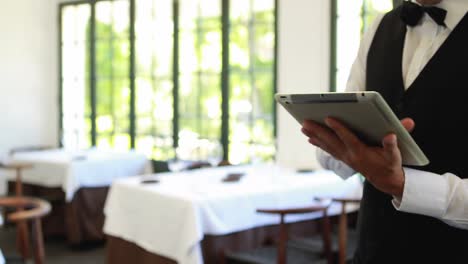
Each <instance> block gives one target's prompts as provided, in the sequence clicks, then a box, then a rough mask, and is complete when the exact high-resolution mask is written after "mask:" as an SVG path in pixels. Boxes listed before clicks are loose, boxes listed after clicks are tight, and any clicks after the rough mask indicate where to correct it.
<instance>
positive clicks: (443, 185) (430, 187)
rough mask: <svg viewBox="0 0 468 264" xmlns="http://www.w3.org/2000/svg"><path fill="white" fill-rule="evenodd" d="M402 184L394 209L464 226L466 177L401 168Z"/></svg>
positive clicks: (466, 224) (466, 225)
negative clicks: (403, 181) (402, 170)
mask: <svg viewBox="0 0 468 264" xmlns="http://www.w3.org/2000/svg"><path fill="white" fill-rule="evenodd" d="M404 171H405V187H404V190H403V196H402V198H401V200H400V199H398V198H394V199H393V201H392V202H393V205H394V207H395V209H397V210H399V211H402V212H407V213H414V214H421V215H426V216H431V217H434V218H437V219H440V220H441V221H443V222H445V223H446V224H448V225H451V226H454V227H457V228H461V229H468V179H461V178H459V177H457V176H456V175H454V174H451V173H445V174H442V175H439V174H435V173H431V172H427V171H420V170H414V169H409V168H404Z"/></svg>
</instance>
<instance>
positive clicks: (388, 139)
mask: <svg viewBox="0 0 468 264" xmlns="http://www.w3.org/2000/svg"><path fill="white" fill-rule="evenodd" d="M382 145H383V148H384V150H385V152H387V153H388V154H390V155H391V156H392V159H395V158H400V155H401V154H400V149H399V148H398V140H397V136H396V135H395V134H389V135H387V136H385V137H384V138H383V140H382Z"/></svg>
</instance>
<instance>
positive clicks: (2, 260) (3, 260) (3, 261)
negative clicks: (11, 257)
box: [0, 249, 5, 264]
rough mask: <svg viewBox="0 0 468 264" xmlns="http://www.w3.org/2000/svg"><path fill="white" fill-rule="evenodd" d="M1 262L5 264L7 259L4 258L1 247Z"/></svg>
mask: <svg viewBox="0 0 468 264" xmlns="http://www.w3.org/2000/svg"><path fill="white" fill-rule="evenodd" d="M0 264H5V259H4V258H3V254H2V250H1V249H0Z"/></svg>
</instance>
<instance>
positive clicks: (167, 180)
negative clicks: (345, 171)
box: [104, 165, 362, 264]
mask: <svg viewBox="0 0 468 264" xmlns="http://www.w3.org/2000/svg"><path fill="white" fill-rule="evenodd" d="M232 172H245V173H246V175H245V176H244V177H243V178H242V179H241V181H240V182H233V183H222V182H221V179H222V178H223V177H225V176H226V174H227V173H232ZM147 177H148V178H151V177H153V178H154V177H156V178H157V179H159V181H160V182H159V183H158V184H142V183H141V182H140V181H141V178H140V179H138V178H128V179H122V180H118V181H116V182H114V183H113V184H112V187H111V190H110V193H109V196H108V199H107V202H106V207H105V214H106V223H105V226H104V232H105V233H106V234H109V235H112V236H115V237H119V238H123V239H125V240H127V241H129V242H132V243H135V244H137V245H138V246H140V247H142V248H144V249H145V250H147V251H149V252H152V253H155V254H159V255H162V256H165V257H169V258H171V259H174V260H176V261H177V262H178V263H180V264H185V263H203V260H202V256H201V250H200V244H199V243H200V241H201V240H202V239H203V236H204V234H210V235H224V234H229V233H232V232H237V231H242V230H247V229H250V228H254V227H259V226H265V225H271V224H277V223H279V217H276V216H271V215H264V214H259V213H256V209H257V208H291V207H302V206H310V205H312V204H313V198H314V197H332V196H333V197H340V196H342V197H360V196H361V192H362V187H361V182H360V180H359V179H358V178H357V177H353V178H351V179H349V180H348V181H343V180H342V179H341V178H339V177H338V176H336V175H335V174H333V173H331V172H329V171H318V172H315V173H296V172H295V171H294V170H292V169H287V168H281V167H278V166H274V165H260V166H251V167H232V168H216V169H202V170H198V171H193V172H186V173H178V174H160V176H147ZM356 209H357V207H356V206H353V207H351V206H350V207H349V208H348V210H356ZM339 212H340V208H339V207H338V205H335V206H332V207H331V208H330V214H332V215H333V214H338V213H339ZM320 216H321V214H320V213H319V214H306V215H297V216H290V217H287V218H286V221H287V222H295V221H301V220H306V219H313V218H317V217H320Z"/></svg>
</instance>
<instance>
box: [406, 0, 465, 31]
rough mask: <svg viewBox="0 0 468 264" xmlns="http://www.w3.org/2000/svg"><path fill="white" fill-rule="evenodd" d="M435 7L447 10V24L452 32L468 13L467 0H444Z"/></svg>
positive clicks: (413, 0) (414, 0)
mask: <svg viewBox="0 0 468 264" xmlns="http://www.w3.org/2000/svg"><path fill="white" fill-rule="evenodd" d="M412 2H415V3H417V4H419V3H418V2H417V1H416V0H412ZM434 6H437V7H440V8H443V9H445V10H447V17H446V18H445V24H446V25H447V27H448V28H449V29H450V30H453V29H454V28H455V27H456V26H457V25H458V23H460V21H461V20H462V19H463V17H465V15H466V13H467V12H468V1H467V0H442V2H440V3H439V4H437V5H434Z"/></svg>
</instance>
